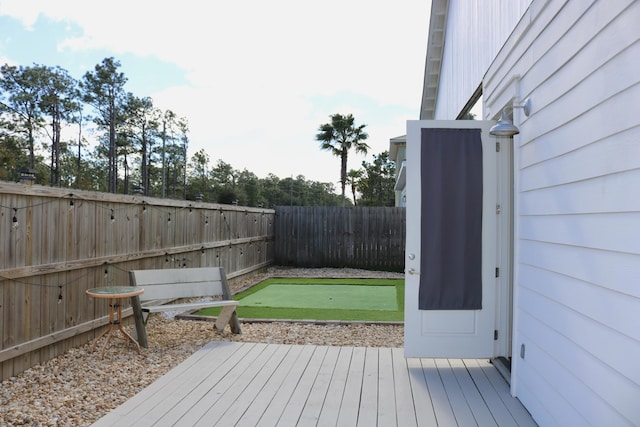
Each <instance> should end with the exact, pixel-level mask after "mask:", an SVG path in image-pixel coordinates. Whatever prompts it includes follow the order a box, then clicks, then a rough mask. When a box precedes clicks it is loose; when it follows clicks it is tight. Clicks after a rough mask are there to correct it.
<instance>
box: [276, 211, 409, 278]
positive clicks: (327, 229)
mask: <svg viewBox="0 0 640 427" xmlns="http://www.w3.org/2000/svg"><path fill="white" fill-rule="evenodd" d="M275 222H276V223H275V236H276V239H275V246H276V247H275V262H276V264H277V265H282V266H295V267H309V268H314V267H316V268H317V267H338V268H342V267H350V268H363V269H367V270H383V271H403V270H404V247H405V237H406V236H405V229H406V219H405V208H400V207H393V208H392V207H348V208H340V207H326V206H278V207H276V215H275Z"/></svg>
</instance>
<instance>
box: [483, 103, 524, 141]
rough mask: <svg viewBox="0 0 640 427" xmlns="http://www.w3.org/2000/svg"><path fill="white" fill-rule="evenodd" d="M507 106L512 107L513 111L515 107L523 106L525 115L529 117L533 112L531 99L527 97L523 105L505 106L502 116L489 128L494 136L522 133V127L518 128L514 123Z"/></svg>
mask: <svg viewBox="0 0 640 427" xmlns="http://www.w3.org/2000/svg"><path fill="white" fill-rule="evenodd" d="M507 108H511V110H512V111H513V109H514V108H522V109H523V110H524V115H525V116H527V117H529V114H531V99H529V98H527V99H526V100H525V101H524V104H522V105H513V106H511V107H505V108H504V109H503V110H502V117H500V120H498V123H496V124H495V125H493V126H492V127H491V129H489V134H491V135H493V136H506V137H511V136H513V135H517V134H519V133H520V129H518V126H516V125H514V124H513V122H512V121H511V119H509V115H508V114H507Z"/></svg>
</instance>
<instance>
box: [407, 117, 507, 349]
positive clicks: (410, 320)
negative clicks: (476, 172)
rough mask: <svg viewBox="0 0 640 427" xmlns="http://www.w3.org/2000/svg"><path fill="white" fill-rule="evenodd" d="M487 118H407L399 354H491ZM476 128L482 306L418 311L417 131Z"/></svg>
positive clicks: (493, 177)
mask: <svg viewBox="0 0 640 427" xmlns="http://www.w3.org/2000/svg"><path fill="white" fill-rule="evenodd" d="M492 125H493V123H492V122H489V121H475V120H455V121H442V120H438V121H435V120H433V121H432V120H429V121H426V120H415V121H408V122H407V160H406V166H407V175H406V177H407V179H406V182H407V187H406V188H407V208H406V209H407V211H406V215H407V230H406V233H407V236H406V261H405V266H406V271H405V326H404V330H405V340H404V341H405V344H404V346H405V356H406V357H455V358H463V357H468V358H481V357H482V358H484V357H494V356H496V354H495V353H496V349H495V348H496V345H495V343H494V331H495V330H496V304H497V289H496V287H497V285H496V283H497V279H496V267H497V266H498V262H497V247H496V241H497V212H496V211H497V200H496V199H497V196H496V189H497V154H498V153H496V139H495V138H494V137H492V136H490V135H489V128H490V127H491V126H492ZM423 128H438V129H442V128H452V129H469V128H472V129H478V128H480V129H481V135H482V137H481V139H482V175H483V189H482V193H483V195H482V245H481V247H482V249H481V252H482V254H481V257H482V260H481V265H482V269H481V271H482V272H481V278H482V280H481V282H482V308H481V309H477V310H420V309H419V308H418V307H419V305H418V295H419V287H420V276H421V275H425V274H429V272H428V271H420V265H421V262H420V255H421V254H420V252H421V237H420V236H421V235H422V233H421V217H422V212H421V195H422V189H421V165H420V158H421V145H422V142H421V139H422V138H421V133H422V131H421V129H423Z"/></svg>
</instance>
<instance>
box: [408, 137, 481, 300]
mask: <svg viewBox="0 0 640 427" xmlns="http://www.w3.org/2000/svg"><path fill="white" fill-rule="evenodd" d="M421 142H422V145H421V153H422V154H421V162H420V164H421V183H422V203H421V208H422V218H421V230H422V231H421V234H422V235H421V261H420V272H421V275H420V289H419V296H418V298H419V301H418V307H419V308H420V309H421V310H478V309H481V308H482V140H481V137H480V129H422V141H421Z"/></svg>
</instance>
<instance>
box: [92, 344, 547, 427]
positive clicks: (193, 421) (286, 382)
mask: <svg viewBox="0 0 640 427" xmlns="http://www.w3.org/2000/svg"><path fill="white" fill-rule="evenodd" d="M110 425H117V426H127V425H130V426H134V425H135V426H142V425H149V426H151V425H157V426H168V425H177V426H195V425H206V426H214V425H219V426H247V427H249V426H278V427H281V426H325V425H335V426H347V427H353V426H358V425H360V426H367V427H368V426H371V425H380V426H402V427H404V426H420V427H423V426H426V427H428V426H439V427H442V426H445V427H446V426H463V427H466V426H482V427H484V426H488V425H497V426H509V427H511V426H514V425H519V426H531V427H535V426H536V423H535V422H534V421H533V419H532V418H531V416H530V415H529V414H528V412H527V411H526V409H525V408H524V407H523V406H522V405H521V404H520V402H519V401H518V400H517V399H514V398H513V397H511V395H510V394H509V386H508V385H507V383H506V382H505V381H504V379H503V378H502V377H501V376H500V374H499V373H498V372H497V371H496V370H495V368H493V366H492V365H491V364H490V363H489V362H488V361H486V360H476V359H464V360H462V359H426V358H425V359H417V358H416V359H413V358H412V359H405V358H404V354H403V350H402V349H399V348H363V347H327V346H313V345H284V344H264V343H262V344H259V343H238V342H213V343H210V344H208V345H206V346H205V347H203V348H202V349H200V350H199V351H197V352H196V353H195V354H193V355H192V356H191V357H189V358H188V359H186V360H185V361H184V362H182V363H181V364H180V365H178V366H176V367H175V368H174V369H172V370H171V371H169V372H168V373H167V374H166V375H164V376H163V377H161V378H159V379H158V380H157V381H155V382H154V383H153V384H151V385H150V386H148V387H147V388H146V389H144V390H142V391H141V392H140V393H138V394H137V395H136V396H134V397H132V398H131V399H129V400H128V401H127V402H125V403H123V404H122V405H120V406H119V407H118V408H116V409H114V410H113V411H111V412H110V413H109V414H107V415H106V416H104V417H103V418H101V419H100V420H98V421H97V422H96V423H95V424H94V426H97V427H101V426H110Z"/></svg>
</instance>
